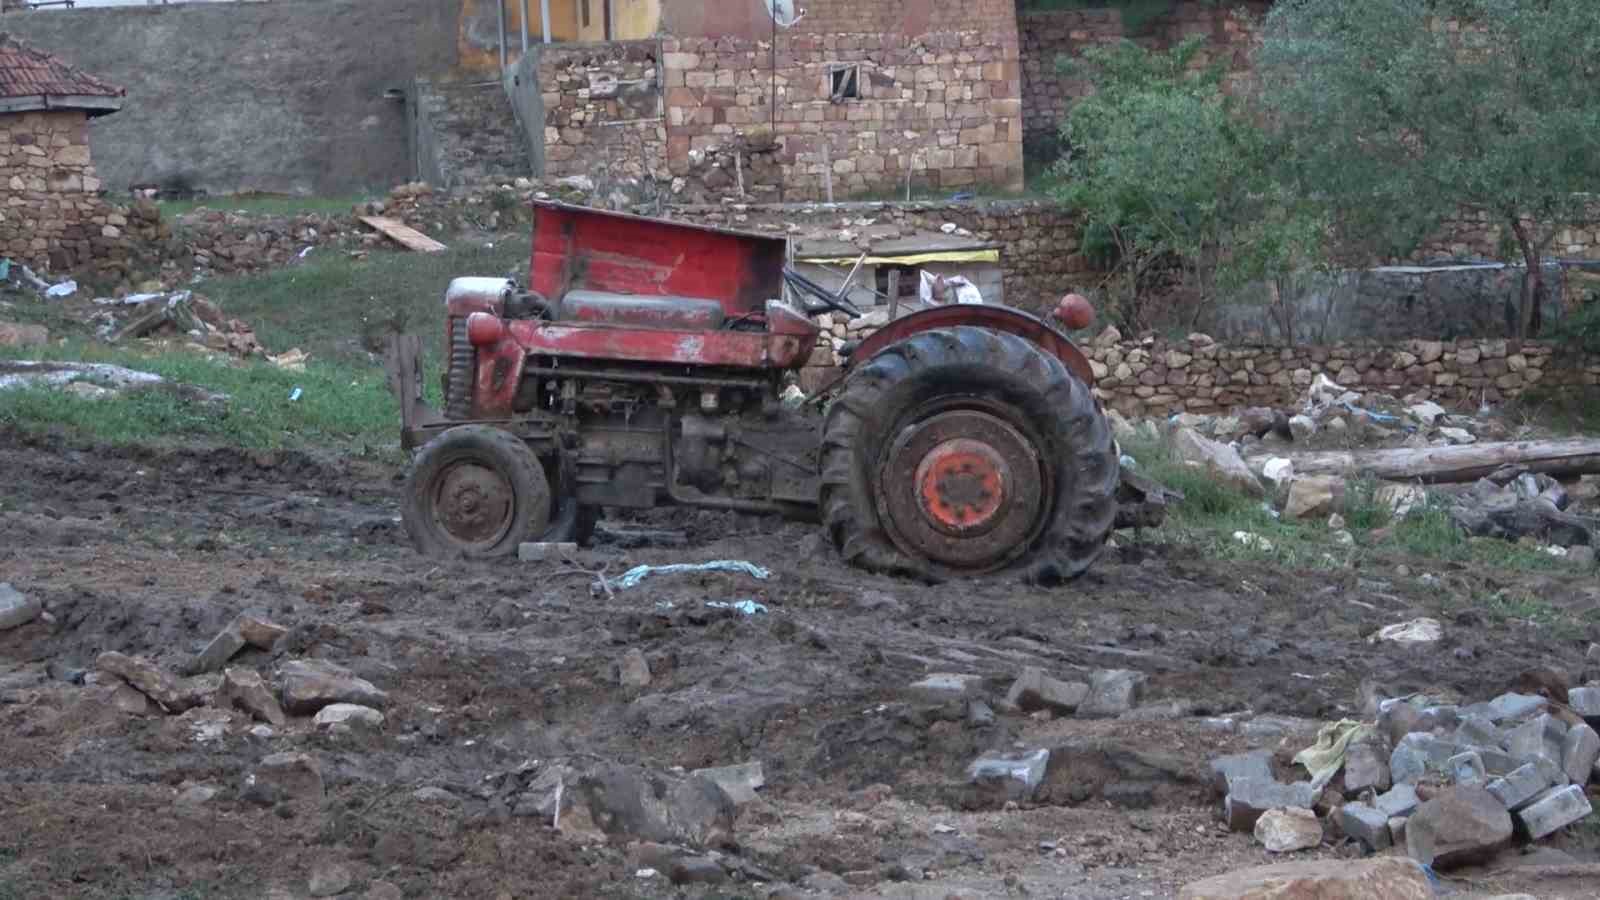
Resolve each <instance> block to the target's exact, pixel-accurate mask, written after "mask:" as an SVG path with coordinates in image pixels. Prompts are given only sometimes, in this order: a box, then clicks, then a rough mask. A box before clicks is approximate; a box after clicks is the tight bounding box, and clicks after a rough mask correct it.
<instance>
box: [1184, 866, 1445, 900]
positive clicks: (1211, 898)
mask: <svg viewBox="0 0 1600 900" xmlns="http://www.w3.org/2000/svg"><path fill="white" fill-rule="evenodd" d="M1313 898H1314V900H1434V892H1433V885H1432V884H1431V883H1430V882H1429V881H1428V876H1427V875H1426V874H1424V873H1423V871H1422V868H1421V867H1420V866H1418V865H1417V864H1416V863H1414V862H1412V861H1410V860H1408V859H1403V858H1401V857H1394V856H1387V857H1375V858H1372V859H1318V860H1307V861H1304V862H1292V863H1279V864H1277V865H1271V866H1257V867H1255V868H1251V869H1239V870H1237V871H1234V872H1229V873H1227V874H1226V875H1217V876H1214V877H1212V878H1207V879H1205V880H1203V881H1196V882H1193V883H1191V884H1187V885H1184V887H1183V889H1182V890H1180V891H1179V892H1178V900H1313Z"/></svg>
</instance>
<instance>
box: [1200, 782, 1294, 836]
mask: <svg viewBox="0 0 1600 900" xmlns="http://www.w3.org/2000/svg"><path fill="white" fill-rule="evenodd" d="M1316 798H1317V792H1316V791H1314V790H1312V788H1311V782H1309V781H1298V782H1295V783H1294V784H1280V783H1279V782H1277V781H1274V780H1272V779H1261V778H1236V779H1234V780H1233V781H1232V783H1231V784H1230V785H1229V787H1228V796H1227V798H1225V799H1224V800H1223V801H1222V815H1223V818H1224V819H1225V820H1226V821H1227V823H1228V828H1229V829H1230V830H1232V831H1253V830H1254V829H1255V827H1256V820H1257V819H1260V818H1261V815H1262V814H1263V813H1265V812H1266V811H1267V810H1269V809H1277V808H1279V807H1286V808H1297V809H1310V808H1311V805H1312V804H1313V803H1315V802H1316Z"/></svg>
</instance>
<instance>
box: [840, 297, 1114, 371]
mask: <svg viewBox="0 0 1600 900" xmlns="http://www.w3.org/2000/svg"><path fill="white" fill-rule="evenodd" d="M957 325H970V326H972V327H974V328H987V329H989V330H991V331H1000V332H1005V333H1007V334H1014V335H1017V336H1018V337H1023V338H1027V339H1028V340H1030V341H1032V342H1033V343H1035V344H1038V345H1039V346H1040V347H1042V348H1044V350H1045V352H1047V353H1049V354H1050V355H1052V356H1054V357H1055V358H1056V359H1059V360H1061V364H1062V365H1064V366H1066V367H1067V371H1068V372H1071V373H1072V374H1073V375H1076V376H1077V377H1078V380H1080V381H1082V382H1083V383H1084V384H1085V385H1088V386H1089V387H1094V370H1093V369H1091V368H1089V359H1088V357H1086V356H1084V355H1083V351H1081V350H1079V349H1078V347H1077V345H1075V344H1073V343H1072V339H1071V338H1069V337H1067V336H1066V335H1064V334H1062V333H1061V332H1059V331H1057V330H1055V329H1054V328H1051V327H1050V326H1049V325H1048V324H1047V323H1046V322H1045V321H1044V320H1042V319H1039V318H1037V317H1035V316H1031V315H1029V314H1027V313H1025V312H1023V311H1021V310H1018V309H1012V308H1011V307H1009V306H983V305H980V304H977V303H956V304H952V305H949V306H936V307H934V308H932V309H924V310H921V311H919V312H914V313H912V314H911V315H909V316H905V317H904V318H900V319H895V320H894V321H893V322H890V323H889V324H887V325H885V326H883V327H882V328H880V329H878V330H877V331H875V332H873V334H872V336H871V337H869V338H867V339H866V340H864V341H862V342H861V345H860V346H858V347H856V349H855V350H854V352H852V353H851V354H850V361H849V363H848V365H847V366H846V368H847V369H852V368H854V367H855V366H856V365H857V364H860V363H865V362H866V361H867V360H869V359H872V358H873V357H874V356H877V355H878V352H879V351H880V350H882V349H884V348H885V347H888V346H889V345H891V344H897V343H899V342H901V341H903V340H905V339H906V338H908V337H910V336H911V335H913V334H916V333H917V332H919V331H927V330H929V329H931V328H953V327H955V326H957Z"/></svg>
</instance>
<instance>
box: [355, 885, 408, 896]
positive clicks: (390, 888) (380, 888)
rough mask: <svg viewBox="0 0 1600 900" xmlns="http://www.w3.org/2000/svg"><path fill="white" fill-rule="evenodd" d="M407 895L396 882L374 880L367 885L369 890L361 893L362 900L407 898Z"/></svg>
mask: <svg viewBox="0 0 1600 900" xmlns="http://www.w3.org/2000/svg"><path fill="white" fill-rule="evenodd" d="M405 896H406V895H405V892H404V891H402V890H400V886H399V885H397V884H395V883H394V882H391V881H374V882H372V883H371V884H369V885H367V892H366V893H365V894H362V895H361V900H405Z"/></svg>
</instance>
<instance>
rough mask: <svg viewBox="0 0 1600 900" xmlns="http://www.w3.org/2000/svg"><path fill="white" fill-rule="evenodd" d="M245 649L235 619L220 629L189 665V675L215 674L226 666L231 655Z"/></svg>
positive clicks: (243, 640)
mask: <svg viewBox="0 0 1600 900" xmlns="http://www.w3.org/2000/svg"><path fill="white" fill-rule="evenodd" d="M244 648H245V639H244V635H242V634H240V633H239V621H238V620H237V619H235V620H234V621H233V622H230V623H229V624H228V626H227V627H226V628H224V629H222V631H221V632H219V633H218V634H217V636H216V637H214V638H212V639H211V643H209V644H207V645H206V648H205V649H204V650H202V651H200V655H199V656H197V657H195V658H194V661H193V662H191V663H190V664H189V669H188V671H189V674H191V675H197V674H200V673H202V672H215V671H217V670H219V669H221V668H222V667H223V666H225V665H227V664H228V660H230V659H233V655H234V654H235V653H238V652H239V651H240V650H243V649H244Z"/></svg>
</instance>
